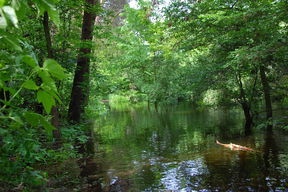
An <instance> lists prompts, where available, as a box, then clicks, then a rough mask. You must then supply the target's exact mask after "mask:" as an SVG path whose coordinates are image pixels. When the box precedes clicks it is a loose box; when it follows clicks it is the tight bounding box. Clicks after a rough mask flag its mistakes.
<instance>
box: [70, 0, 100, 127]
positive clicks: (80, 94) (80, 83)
mask: <svg viewBox="0 0 288 192" xmlns="http://www.w3.org/2000/svg"><path fill="white" fill-rule="evenodd" d="M95 4H96V0H85V10H84V16H83V23H82V35H81V41H82V42H83V43H84V44H85V45H84V46H83V47H82V48H80V50H79V55H78V59H77V66H76V69H75V75H74V81H73V87H72V93H71V101H70V105H69V112H68V113H69V114H68V115H69V117H68V118H69V120H70V121H74V122H79V121H80V119H81V114H82V113H83V112H84V107H85V105H86V104H87V102H88V97H89V72H90V71H89V64H90V58H89V57H90V53H91V45H92V39H93V28H94V24H95V19H96V13H95V10H93V7H94V6H95Z"/></svg>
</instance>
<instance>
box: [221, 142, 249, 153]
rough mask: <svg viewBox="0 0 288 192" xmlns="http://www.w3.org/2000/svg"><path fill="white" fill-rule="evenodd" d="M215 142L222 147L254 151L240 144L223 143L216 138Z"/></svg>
mask: <svg viewBox="0 0 288 192" xmlns="http://www.w3.org/2000/svg"><path fill="white" fill-rule="evenodd" d="M216 143H217V144H218V145H222V146H223V147H226V148H229V149H230V150H232V151H254V149H252V148H249V147H245V146H241V145H236V144H234V143H229V144H224V143H220V142H219V141H218V140H216Z"/></svg>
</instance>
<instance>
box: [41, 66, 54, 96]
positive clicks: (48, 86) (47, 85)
mask: <svg viewBox="0 0 288 192" xmlns="http://www.w3.org/2000/svg"><path fill="white" fill-rule="evenodd" d="M38 75H39V77H40V78H41V80H42V81H43V83H42V85H41V87H42V88H43V89H44V90H45V91H47V92H50V91H51V90H52V91H54V92H57V87H56V85H55V81H54V80H53V79H52V78H51V76H50V74H49V73H48V72H47V71H44V70H42V71H40V72H39V73H38Z"/></svg>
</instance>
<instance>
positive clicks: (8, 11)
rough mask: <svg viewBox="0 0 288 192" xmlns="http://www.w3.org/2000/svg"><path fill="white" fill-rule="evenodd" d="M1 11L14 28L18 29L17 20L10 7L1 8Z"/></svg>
mask: <svg viewBox="0 0 288 192" xmlns="http://www.w3.org/2000/svg"><path fill="white" fill-rule="evenodd" d="M2 10H3V13H4V15H5V17H6V18H7V19H9V20H10V21H11V23H12V24H13V25H14V26H15V27H18V19H17V16H16V13H15V10H14V9H13V8H12V7H10V6H4V7H2Z"/></svg>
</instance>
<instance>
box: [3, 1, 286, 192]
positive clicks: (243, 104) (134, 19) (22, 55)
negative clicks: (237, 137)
mask: <svg viewBox="0 0 288 192" xmlns="http://www.w3.org/2000/svg"><path fill="white" fill-rule="evenodd" d="M132 4H133V5H134V6H132ZM287 13H288V1H287V0H259V1H255V0H175V1H161V0H159V1H157V0H139V1H132V2H130V3H129V2H128V1H127V0H106V1H105V0H72V1H69V0H62V1H59V0H0V48H1V49H0V119H1V121H0V191H45V190H44V188H45V184H46V183H47V182H48V181H49V179H50V178H52V177H53V175H49V174H48V173H47V172H46V169H49V167H51V166H53V165H55V164H57V163H59V162H63V161H65V160H67V159H81V158H84V157H85V154H86V152H87V150H89V149H88V148H89V147H87V143H89V142H91V140H92V139H93V138H92V137H93V133H92V131H91V129H90V128H89V127H90V126H89V124H90V123H91V121H92V120H93V119H95V118H97V117H99V116H101V115H102V114H105V113H108V112H109V110H111V107H113V105H117V104H122V106H123V105H124V104H126V105H137V104H139V103H142V104H143V103H144V105H145V106H147V107H148V108H149V109H150V108H151V109H153V110H155V111H156V112H157V111H161V107H163V106H172V105H177V104H179V103H182V102H189V103H190V106H191V108H197V109H204V108H239V109H241V111H242V114H243V117H244V121H245V122H243V131H244V132H245V134H246V135H249V134H250V133H251V132H253V129H254V128H255V127H264V128H265V129H267V131H272V130H275V129H279V130H282V131H283V132H284V133H285V131H288V124H287V122H286V123H285V121H283V119H285V118H286V116H285V115H284V114H283V115H282V116H281V115H280V116H277V117H275V116H273V115H274V112H275V111H276V110H278V109H279V108H283V107H284V108H285V106H287V105H288V54H287V53H288V36H287V35H288V17H287ZM107 121H109V120H107ZM63 174H64V173H63ZM43 186H44V188H43ZM80 191H81V190H80Z"/></svg>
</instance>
